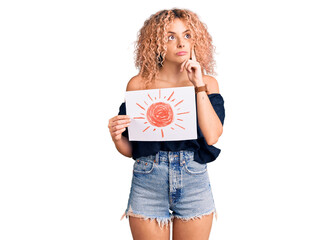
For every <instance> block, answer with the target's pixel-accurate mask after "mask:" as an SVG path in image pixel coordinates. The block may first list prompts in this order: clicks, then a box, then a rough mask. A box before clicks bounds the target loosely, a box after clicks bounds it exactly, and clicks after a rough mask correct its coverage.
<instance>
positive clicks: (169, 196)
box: [121, 150, 217, 228]
mask: <svg viewBox="0 0 333 240" xmlns="http://www.w3.org/2000/svg"><path fill="white" fill-rule="evenodd" d="M193 159H194V152H193V151H187V150H182V151H177V152H171V151H159V152H158V153H157V154H156V155H151V156H147V157H140V158H138V159H136V160H135V162H134V165H133V177H132V184H131V190H130V194H129V199H128V203H127V208H126V210H125V213H124V214H123V216H122V217H121V219H123V217H124V216H126V218H128V216H133V217H140V218H143V219H145V220H147V219H150V220H151V221H152V220H153V219H156V220H157V222H158V224H159V226H160V227H161V228H163V226H164V225H166V226H167V225H168V224H169V223H170V222H171V221H173V218H175V217H176V218H179V219H182V220H183V221H188V220H190V219H196V218H201V217H202V216H204V215H208V214H211V213H215V218H216V220H217V212H216V209H215V203H214V199H213V194H212V189H211V186H210V181H209V176H208V171H207V164H201V163H198V162H196V161H194V160H193Z"/></svg>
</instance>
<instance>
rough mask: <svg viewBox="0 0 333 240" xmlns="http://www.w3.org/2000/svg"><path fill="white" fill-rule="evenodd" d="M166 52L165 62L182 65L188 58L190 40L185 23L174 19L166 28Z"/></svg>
mask: <svg viewBox="0 0 333 240" xmlns="http://www.w3.org/2000/svg"><path fill="white" fill-rule="evenodd" d="M167 34H168V35H167V37H168V42H167V52H166V55H165V60H164V61H165V62H174V63H182V62H183V61H184V60H186V59H189V58H190V53H191V47H192V38H191V32H190V30H189V28H188V27H187V26H186V25H185V21H184V20H181V19H179V18H176V19H175V20H174V21H173V23H171V24H170V25H169V26H168V28H167Z"/></svg>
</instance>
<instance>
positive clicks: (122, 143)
mask: <svg viewBox="0 0 333 240" xmlns="http://www.w3.org/2000/svg"><path fill="white" fill-rule="evenodd" d="M112 140H113V142H114V144H115V146H116V148H117V150H118V152H120V153H121V154H122V155H124V156H126V157H129V158H131V157H132V144H131V143H130V141H128V138H126V137H124V136H121V138H120V139H118V140H114V139H113V138H112Z"/></svg>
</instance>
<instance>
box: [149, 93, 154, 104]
mask: <svg viewBox="0 0 333 240" xmlns="http://www.w3.org/2000/svg"><path fill="white" fill-rule="evenodd" d="M148 97H149V98H150V100H151V101H152V102H154V100H153V99H152V98H151V96H150V95H149V94H148Z"/></svg>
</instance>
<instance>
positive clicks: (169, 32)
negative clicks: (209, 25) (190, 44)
mask: <svg viewBox="0 0 333 240" xmlns="http://www.w3.org/2000/svg"><path fill="white" fill-rule="evenodd" d="M188 31H190V29H187V30H185V31H184V32H183V33H186V32H188ZM168 33H173V34H176V33H175V32H171V31H169V32H168Z"/></svg>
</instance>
